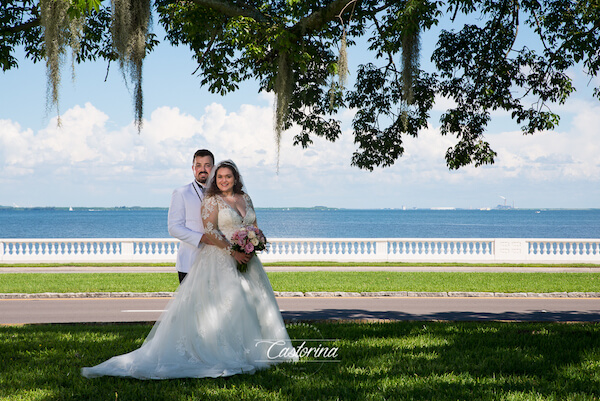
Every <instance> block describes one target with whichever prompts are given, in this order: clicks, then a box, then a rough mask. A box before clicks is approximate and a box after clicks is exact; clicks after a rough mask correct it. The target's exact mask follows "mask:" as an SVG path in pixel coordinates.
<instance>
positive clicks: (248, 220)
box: [202, 194, 256, 242]
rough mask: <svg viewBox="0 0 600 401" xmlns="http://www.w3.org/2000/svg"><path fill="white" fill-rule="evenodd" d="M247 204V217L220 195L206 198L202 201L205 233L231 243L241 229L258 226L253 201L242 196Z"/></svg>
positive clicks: (246, 196)
mask: <svg viewBox="0 0 600 401" xmlns="http://www.w3.org/2000/svg"><path fill="white" fill-rule="evenodd" d="M242 196H243V197H244V201H245V204H246V215H245V216H243V217H242V215H241V214H240V212H239V211H237V210H236V209H234V208H233V207H231V206H230V205H229V204H228V203H227V202H225V200H224V199H223V198H222V197H221V196H220V195H214V196H208V197H205V198H204V200H203V201H202V222H203V223H204V232H205V233H206V234H209V235H211V236H214V237H216V238H218V239H220V240H225V241H228V242H229V241H230V239H231V237H232V236H233V234H234V233H235V232H236V231H237V230H238V229H240V228H241V227H245V226H249V225H254V224H256V212H255V211H254V207H253V205H252V200H251V199H250V197H249V196H248V195H247V194H243V195H242Z"/></svg>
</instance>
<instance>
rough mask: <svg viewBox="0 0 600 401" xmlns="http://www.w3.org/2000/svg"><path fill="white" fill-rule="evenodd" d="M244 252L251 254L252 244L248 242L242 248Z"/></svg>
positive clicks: (252, 250)
mask: <svg viewBox="0 0 600 401" xmlns="http://www.w3.org/2000/svg"><path fill="white" fill-rule="evenodd" d="M244 251H245V252H246V253H252V252H254V245H252V242H248V243H247V244H246V246H244Z"/></svg>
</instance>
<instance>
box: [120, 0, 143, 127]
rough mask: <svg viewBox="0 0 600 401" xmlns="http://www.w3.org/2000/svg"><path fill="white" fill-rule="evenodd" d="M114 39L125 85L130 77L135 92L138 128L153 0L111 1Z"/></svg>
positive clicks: (138, 125) (141, 112)
mask: <svg viewBox="0 0 600 401" xmlns="http://www.w3.org/2000/svg"><path fill="white" fill-rule="evenodd" d="M111 4H112V11H113V12H112V26H111V28H112V29H111V31H112V38H113V45H114V47H115V50H116V52H117V55H118V57H119V67H120V68H121V72H122V73H123V78H124V79H125V83H127V82H128V79H127V75H129V79H131V81H132V83H133V85H134V89H133V96H134V108H135V125H136V127H137V129H138V132H139V131H141V129H142V124H143V93H142V64H143V60H144V57H145V56H146V39H147V36H148V29H149V26H150V16H151V13H150V0H111Z"/></svg>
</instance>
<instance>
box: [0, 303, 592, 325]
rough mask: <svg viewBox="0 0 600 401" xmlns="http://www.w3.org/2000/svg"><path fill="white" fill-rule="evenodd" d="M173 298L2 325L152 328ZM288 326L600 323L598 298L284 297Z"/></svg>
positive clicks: (0, 313) (29, 312)
mask: <svg viewBox="0 0 600 401" xmlns="http://www.w3.org/2000/svg"><path fill="white" fill-rule="evenodd" d="M169 299H170V298H164V297H163V298H50V299H43V298H42V299H40V298H34V299H0V324H3V325H7V324H32V323H83V322H148V321H155V320H157V319H158V318H159V316H160V314H161V312H162V311H163V310H164V309H165V308H166V306H167V304H168V302H169ZM277 302H278V303H279V306H280V309H281V311H282V315H283V318H284V319H286V320H289V321H291V320H294V319H296V320H303V321H306V320H325V319H327V320H331V319H336V320H356V319H359V320H363V319H364V320H381V319H383V320H385V319H390V320H422V321H431V320H448V321H490V320H499V321H546V322H557V321H564V322H600V298H541V297H539V298H502V297H490V298H485V297H483V298H482V297H477V298H472V297H464V298H461V297H289V298H285V297H280V298H277Z"/></svg>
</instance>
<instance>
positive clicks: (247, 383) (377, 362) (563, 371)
mask: <svg viewBox="0 0 600 401" xmlns="http://www.w3.org/2000/svg"><path fill="white" fill-rule="evenodd" d="M311 325H313V326H314V327H315V328H316V329H317V330H318V332H319V333H320V334H322V336H323V338H327V339H334V340H336V341H334V342H333V344H335V346H336V347H338V348H339V351H338V360H339V362H335V363H323V364H321V365H319V364H315V363H312V364H305V365H306V368H305V369H304V370H303V371H302V372H303V373H302V374H298V372H299V370H298V368H299V367H301V366H298V365H287V364H286V365H280V366H277V367H275V368H271V369H269V370H266V371H261V372H258V373H256V374H254V375H238V376H234V377H231V378H228V379H223V378H222V379H177V380H164V381H139V380H134V379H123V378H114V377H103V378H97V379H85V378H83V377H82V376H81V375H80V373H79V371H80V368H81V367H83V366H92V365H94V364H97V363H100V362H102V361H104V360H105V359H108V358H109V357H111V356H113V355H116V354H121V353H125V352H128V351H131V350H133V349H135V348H137V347H139V346H140V345H141V343H142V342H143V339H144V338H145V336H146V335H147V333H148V332H149V330H150V328H151V326H149V325H32V326H4V327H0V400H11V401H12V400H25V401H30V400H44V401H50V400H94V401H96V400H114V401H119V400H132V401H137V400H186V401H190V400H411V399H412V400H536V401H539V400H548V401H550V400H552V401H554V400H597V399H599V398H600V324H558V323H501V322H488V323H474V322H466V323H447V322H443V323H442V322H427V323H424V322H393V323H363V324H359V323H329V324H327V323H312V324H311ZM296 334H298V333H294V329H293V327H292V328H290V337H291V338H292V339H294V338H295V335H296Z"/></svg>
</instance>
